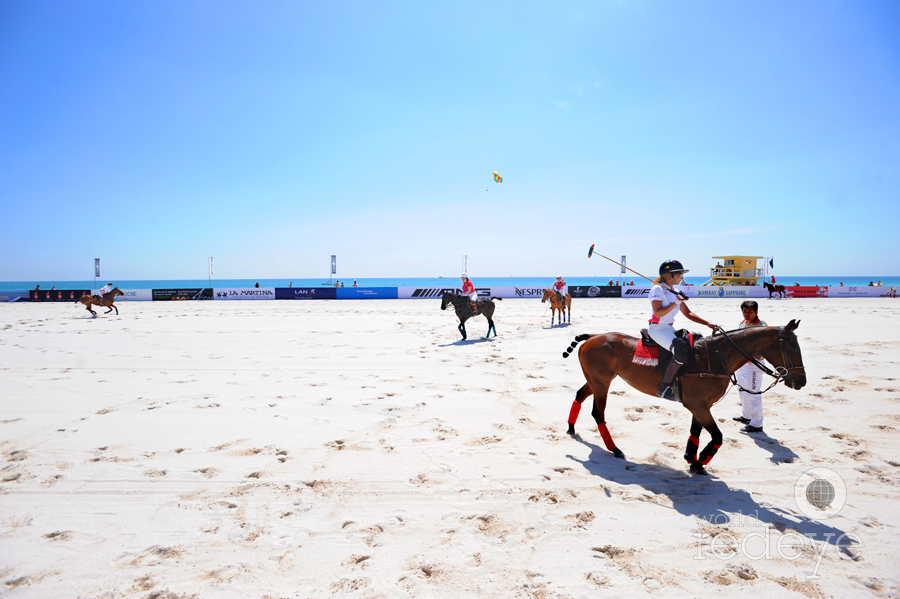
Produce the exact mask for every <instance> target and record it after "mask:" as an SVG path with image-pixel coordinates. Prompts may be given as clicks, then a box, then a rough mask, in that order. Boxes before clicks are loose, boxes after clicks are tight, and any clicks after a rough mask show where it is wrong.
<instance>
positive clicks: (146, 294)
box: [116, 289, 153, 302]
mask: <svg viewBox="0 0 900 599" xmlns="http://www.w3.org/2000/svg"><path fill="white" fill-rule="evenodd" d="M119 291H121V292H122V293H123V294H124V295H117V296H116V301H117V302H149V301H151V300H152V299H153V290H152V289H120V290H119Z"/></svg>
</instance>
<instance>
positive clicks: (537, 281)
mask: <svg viewBox="0 0 900 599" xmlns="http://www.w3.org/2000/svg"><path fill="white" fill-rule="evenodd" d="M563 278H565V280H566V282H567V283H568V284H569V285H606V284H608V283H609V281H610V280H612V281H614V283H623V282H624V283H630V282H631V281H634V282H635V284H636V285H642V284H643V285H649V283H648V282H647V281H646V280H644V279H641V278H638V277H634V278H631V277H628V278H626V279H610V277H577V276H572V277H563ZM708 278H709V277H687V278H686V279H685V282H687V283H690V284H693V285H701V284H703V283H704V282H706V280H707V279H708ZM775 279H776V282H777V283H778V284H781V285H794V284H800V285H823V286H838V285H839V284H840V283H841V282H843V284H844V285H845V286H847V287H849V286H857V287H863V286H866V285H868V284H869V282H873V283H878V281H881V282H882V283H883V284H884V285H894V286H900V276H875V275H873V276H864V277H860V276H845V277H810V276H793V275H775ZM335 280H337V281H341V282H343V283H344V286H345V287H350V286H351V285H353V281H354V280H355V281H356V282H357V284H358V285H359V286H360V287H450V286H452V287H456V286H458V285H459V284H460V280H459V278H457V277H443V278H442V277H408V278H380V279H372V278H358V279H353V278H351V277H347V278H344V277H335V278H334V279H332V281H335ZM555 280H556V277H472V282H473V283H474V284H475V286H476V287H487V286H510V287H540V286H546V287H549V286H550V285H552V284H553V283H554V282H555ZM109 282H112V283H113V284H114V285H115V286H117V287H120V288H122V289H171V288H192V287H200V288H204V287H210V286H212V287H219V288H223V287H253V286H254V285H256V283H259V286H260V287H287V286H288V285H289V284H290V283H293V285H294V287H322V286H324V285H327V284H328V280H327V279H212V282H211V283H212V284H211V285H210V281H209V280H208V279H173V280H148V281H132V280H117V279H109V278H104V279H97V287H101V286H103V285H105V284H106V283H109ZM36 285H40V286H41V289H50V288H51V287H56V288H57V289H94V288H95V287H94V281H93V280H90V279H89V280H87V281H51V280H48V281H2V282H0V290H20V289H34V288H35V286H36Z"/></svg>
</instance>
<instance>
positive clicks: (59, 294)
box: [28, 289, 91, 302]
mask: <svg viewBox="0 0 900 599" xmlns="http://www.w3.org/2000/svg"><path fill="white" fill-rule="evenodd" d="M86 293H87V294H90V293H91V290H90V289H52V290H46V291H45V290H43V289H41V290H40V291H35V290H34V289H32V290H31V291H29V292H28V297H29V298H30V299H31V301H33V302H77V301H78V299H79V298H80V297H81V296H82V295H84V294H86Z"/></svg>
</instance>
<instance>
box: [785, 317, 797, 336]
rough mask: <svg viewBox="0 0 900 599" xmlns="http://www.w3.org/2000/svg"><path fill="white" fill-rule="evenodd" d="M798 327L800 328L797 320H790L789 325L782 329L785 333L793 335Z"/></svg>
mask: <svg viewBox="0 0 900 599" xmlns="http://www.w3.org/2000/svg"><path fill="white" fill-rule="evenodd" d="M799 326H800V321H799V320H791V321H790V322H789V323H787V326H785V327H784V330H785V332H787V333H793V332H794V331H796V330H797V327H799Z"/></svg>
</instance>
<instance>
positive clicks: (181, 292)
mask: <svg viewBox="0 0 900 599" xmlns="http://www.w3.org/2000/svg"><path fill="white" fill-rule="evenodd" d="M151 297H152V298H153V301H154V302H159V301H170V300H211V299H212V298H213V290H212V289H210V288H209V287H207V288H205V289H204V288H200V287H194V288H188V289H152V290H151Z"/></svg>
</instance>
